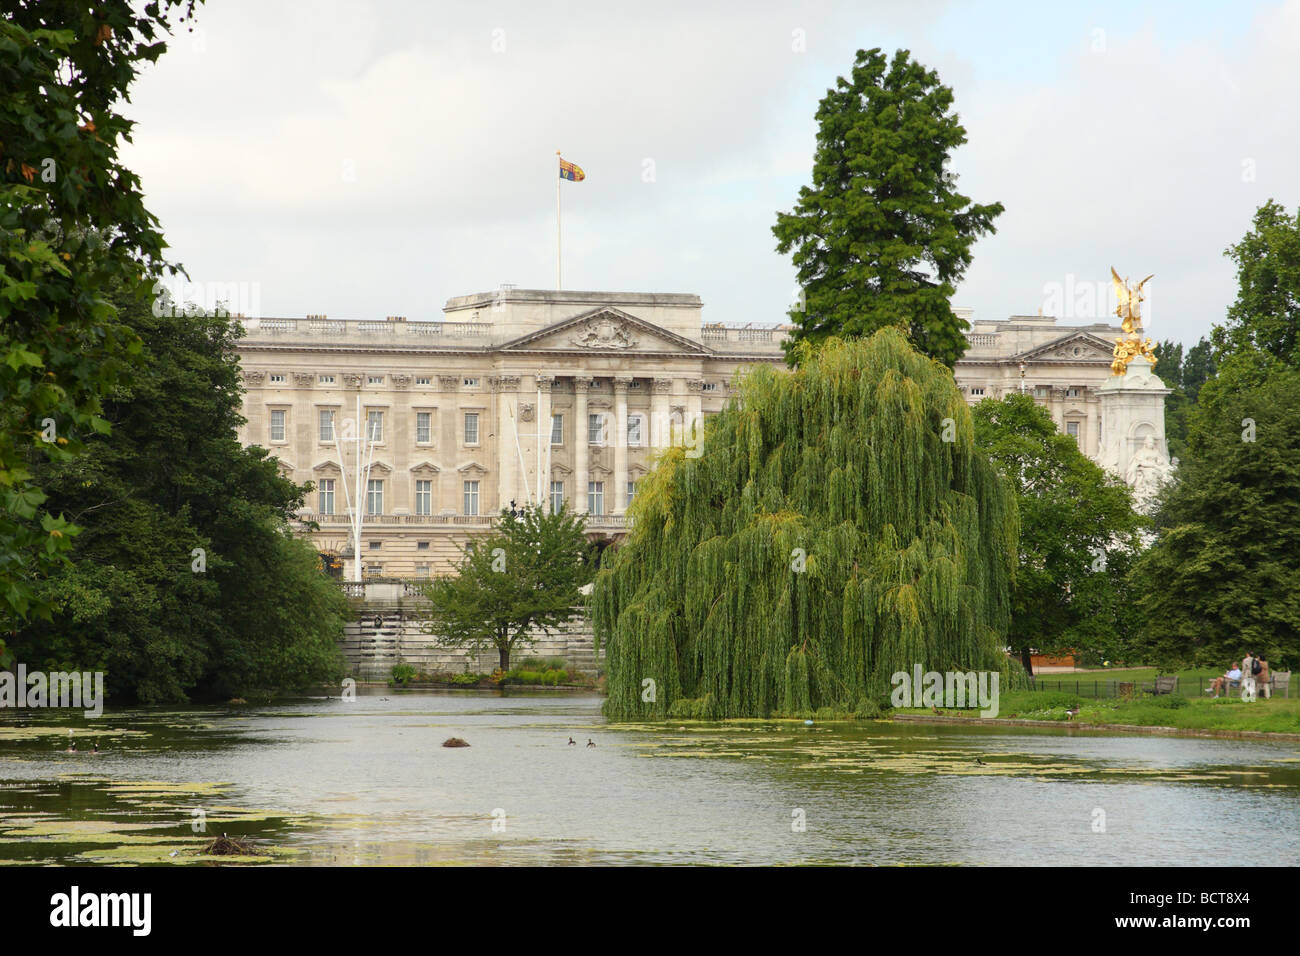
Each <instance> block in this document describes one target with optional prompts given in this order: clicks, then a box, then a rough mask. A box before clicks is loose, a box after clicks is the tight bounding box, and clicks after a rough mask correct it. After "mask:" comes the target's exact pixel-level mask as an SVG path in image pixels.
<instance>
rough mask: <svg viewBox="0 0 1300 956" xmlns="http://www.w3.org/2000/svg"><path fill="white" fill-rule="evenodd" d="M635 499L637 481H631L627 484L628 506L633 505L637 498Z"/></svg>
mask: <svg viewBox="0 0 1300 956" xmlns="http://www.w3.org/2000/svg"><path fill="white" fill-rule="evenodd" d="M635 497H636V482H635V481H629V482H628V483H627V503H628V504H631V503H632V499H633V498H635Z"/></svg>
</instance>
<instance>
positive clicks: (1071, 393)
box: [1065, 388, 1083, 398]
mask: <svg viewBox="0 0 1300 956" xmlns="http://www.w3.org/2000/svg"><path fill="white" fill-rule="evenodd" d="M1065 397H1066V398H1081V397H1083V389H1081V388H1067V389H1066V390H1065Z"/></svg>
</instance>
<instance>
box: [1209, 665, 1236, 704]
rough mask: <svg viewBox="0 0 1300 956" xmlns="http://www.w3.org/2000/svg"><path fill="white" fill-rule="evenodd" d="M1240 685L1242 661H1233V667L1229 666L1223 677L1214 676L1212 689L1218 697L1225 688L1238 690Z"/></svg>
mask: <svg viewBox="0 0 1300 956" xmlns="http://www.w3.org/2000/svg"><path fill="white" fill-rule="evenodd" d="M1240 686H1241V662H1240V661H1233V662H1232V667H1231V668H1229V669H1228V670H1227V672H1225V673H1224V675H1223V676H1222V677H1216V678H1214V684H1213V685H1212V686H1211V690H1213V691H1214V696H1215V697H1218V696H1219V695H1220V694H1222V693H1223V691H1224V690H1236V689H1237V688H1238V687H1240Z"/></svg>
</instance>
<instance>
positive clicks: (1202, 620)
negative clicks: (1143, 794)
mask: <svg viewBox="0 0 1300 956" xmlns="http://www.w3.org/2000/svg"><path fill="white" fill-rule="evenodd" d="M1247 419H1249V420H1251V421H1252V422H1253V423H1254V424H1253V428H1254V435H1253V438H1254V440H1253V441H1251V440H1247V439H1249V438H1250V437H1252V436H1251V435H1250V432H1249V427H1250V426H1249V425H1248V424H1247V422H1246V420H1247ZM1157 531H1158V535H1159V536H1158V539H1157V541H1156V543H1155V545H1154V546H1153V547H1152V548H1151V549H1150V550H1149V551H1148V552H1147V553H1146V554H1144V555H1143V557H1142V559H1141V560H1140V561H1139V562H1138V563H1137V565H1136V566H1135V568H1134V571H1133V577H1134V580H1135V582H1136V586H1137V587H1138V589H1139V591H1140V594H1141V599H1140V606H1141V610H1142V612H1143V618H1144V621H1145V635H1146V636H1145V641H1144V645H1145V646H1144V650H1145V652H1146V655H1147V659H1149V660H1154V661H1157V662H1159V663H1165V664H1173V663H1181V662H1189V663H1197V664H1205V665H1210V664H1213V665H1218V666H1220V667H1222V666H1226V664H1227V662H1228V661H1231V660H1233V659H1238V658H1240V657H1241V655H1242V653H1243V652H1244V651H1245V650H1257V651H1263V652H1264V653H1266V654H1268V655H1269V659H1270V660H1282V659H1294V657H1296V656H1297V655H1300V638H1298V637H1297V634H1296V629H1295V623H1296V621H1300V371H1298V370H1296V369H1292V368H1289V367H1287V366H1285V365H1282V364H1281V363H1280V362H1279V361H1278V360H1277V359H1275V358H1273V357H1272V356H1270V355H1269V354H1268V353H1264V352H1259V351H1242V352H1238V353H1235V354H1233V355H1232V356H1230V357H1229V359H1228V360H1227V361H1226V362H1225V363H1224V365H1223V366H1222V367H1221V368H1220V370H1219V374H1218V376H1217V377H1216V378H1215V379H1213V380H1211V381H1210V382H1208V383H1206V385H1205V386H1204V387H1203V388H1202V389H1201V392H1200V401H1199V402H1198V404H1197V406H1196V407H1195V409H1194V410H1193V411H1192V414H1191V417H1190V420H1189V430H1188V455H1187V457H1186V458H1185V459H1184V460H1183V462H1182V467H1181V468H1180V471H1179V481H1178V482H1177V483H1176V484H1175V485H1174V486H1172V487H1171V488H1170V489H1169V490H1168V491H1167V492H1166V494H1165V496H1164V500H1163V502H1162V507H1161V511H1160V513H1159V515H1158V516H1157Z"/></svg>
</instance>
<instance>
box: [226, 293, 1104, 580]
mask: <svg viewBox="0 0 1300 956" xmlns="http://www.w3.org/2000/svg"><path fill="white" fill-rule="evenodd" d="M443 311H444V313H445V319H444V321H441V322H408V321H406V320H405V319H403V318H401V317H390V318H387V319H385V320H382V321H353V320H347V321H342V320H335V319H328V318H326V317H324V316H307V317H306V318H301V319H273V318H261V319H245V320H244V327H245V336H244V337H243V338H242V339H240V341H239V344H238V349H239V352H240V358H241V364H242V368H243V375H244V385H245V395H244V416H245V418H246V419H247V422H246V424H245V425H244V426H243V428H242V430H241V434H240V440H241V441H242V442H243V443H244V444H245V445H261V446H263V447H265V448H268V449H269V450H270V452H271V454H272V455H273V456H274V457H275V458H276V459H278V462H279V467H280V469H281V471H282V473H283V474H285V475H286V476H287V477H290V478H292V479H293V480H294V481H297V482H299V483H304V482H308V481H310V482H312V485H313V490H312V491H311V493H310V494H309V495H308V498H307V502H306V506H305V508H304V509H303V510H302V512H300V517H301V518H302V519H303V520H304V521H310V522H315V524H316V526H317V528H318V530H315V531H313V532H312V536H313V538H314V540H315V542H316V544H317V547H318V550H320V551H321V552H322V553H324V554H329V555H333V556H335V557H337V558H338V559H339V560H338V562H337V563H338V564H339V565H340V566H341V567H342V568H345V569H346V574H347V576H349V577H351V576H353V574H355V573H357V572H358V571H364V573H365V574H367V575H380V576H384V577H421V576H427V575H431V574H432V575H436V574H442V573H446V572H447V571H448V570H449V569H450V568H451V566H452V565H453V564H454V563H455V562H456V560H457V559H458V557H459V547H460V546H461V545H463V544H464V542H465V541H467V540H468V538H469V536H470V535H473V534H475V533H476V532H481V531H484V530H487V529H488V528H489V527H490V526H491V523H492V519H493V517H494V516H495V515H497V514H498V513H499V512H500V510H501V508H503V507H508V506H509V505H510V504H511V502H515V503H516V504H519V505H522V504H524V503H526V502H532V501H539V502H541V503H543V504H544V505H545V506H546V507H548V508H558V507H559V506H560V505H561V504H562V503H563V504H565V505H567V507H568V508H569V509H570V510H574V511H579V512H582V513H585V514H586V515H587V516H588V518H587V527H588V531H589V532H591V533H592V534H596V535H608V536H617V535H618V534H620V533H621V532H622V531H623V530H624V528H625V522H626V519H625V514H626V510H627V506H628V503H629V502H630V501H631V500H632V499H633V498H635V496H636V491H637V485H638V483H639V482H640V481H641V480H642V478H643V477H644V475H645V474H646V473H647V471H648V469H649V468H650V467H652V464H653V457H654V454H655V452H656V451H657V450H658V449H661V448H663V447H665V446H667V445H668V444H670V443H673V442H679V443H680V442H683V441H685V442H691V441H696V440H698V436H699V434H700V429H701V428H703V427H707V426H706V424H705V423H706V422H707V419H708V418H709V416H710V415H712V414H714V413H716V412H718V411H719V410H721V408H722V407H723V405H724V404H725V402H726V401H727V399H728V394H729V391H730V383H731V381H732V378H733V376H734V375H735V373H736V372H737V371H738V370H741V369H743V368H745V367H748V366H753V365H755V364H758V363H770V364H773V365H777V366H781V367H784V364H785V363H784V356H783V353H782V349H781V343H782V340H783V338H784V336H785V334H786V330H787V329H788V326H786V327H760V328H754V327H748V326H746V327H724V326H722V325H720V324H708V323H705V322H704V321H703V304H702V302H701V301H700V298H699V297H698V296H695V295H680V294H647V293H603V292H601V293H598V292H567V291H558V292H557V291H539V290H524V289H512V288H503V289H500V290H496V291H493V292H488V293H482V294H477V295H467V296H459V297H457V298H453V299H451V300H449V301H448V302H447V304H446V306H445V307H444V309H443ZM1119 334H1120V330H1119V329H1118V328H1116V327H1111V326H1107V325H1094V326H1087V327H1073V328H1066V327H1059V326H1057V325H1056V320H1055V319H1052V318H1050V317H1042V316H1033V317H1012V318H1011V319H1008V320H1005V321H1001V322H988V321H984V322H974V323H973V326H972V331H971V333H970V334H969V335H968V338H969V339H970V341H971V348H970V350H969V351H968V353H967V355H966V357H964V358H963V359H962V360H961V361H960V362H959V363H958V364H957V368H956V379H957V383H958V386H959V387H960V388H961V389H962V391H963V392H964V393H965V394H966V396H967V400H968V401H970V402H972V403H973V402H977V401H979V400H980V399H982V398H985V397H1001V396H1002V395H1004V394H1007V393H1008V392H1011V391H1022V390H1023V391H1027V392H1030V393H1031V394H1033V395H1034V397H1035V399H1036V400H1037V401H1039V402H1040V403H1041V404H1043V405H1045V406H1046V407H1047V408H1048V409H1049V410H1050V411H1051V413H1052V416H1053V418H1054V419H1055V420H1056V422H1057V424H1058V427H1060V428H1061V430H1062V431H1064V432H1067V433H1069V434H1072V435H1074V436H1075V437H1076V438H1077V440H1078V441H1079V443H1080V445H1081V447H1082V448H1083V449H1084V450H1085V452H1087V453H1088V454H1090V455H1092V456H1094V457H1095V455H1096V453H1097V442H1098V437H1097V436H1098V434H1099V428H1100V417H1099V416H1100V411H1099V406H1098V403H1097V397H1096V388H1097V387H1098V386H1099V385H1100V384H1101V383H1102V382H1103V381H1105V379H1106V377H1107V376H1108V375H1109V372H1110V369H1109V365H1110V361H1111V357H1110V348H1111V343H1112V342H1113V340H1114V338H1115V337H1116V336H1117V335H1119ZM358 509H360V513H361V522H360V529H361V530H360V554H359V555H358V554H357V553H356V552H357V549H356V547H355V536H354V532H355V530H356V528H355V525H354V523H353V517H352V516H353V515H354V514H355V513H356V512H357V510H358ZM358 561H359V562H360V564H359V566H358V564H357V562H358Z"/></svg>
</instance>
